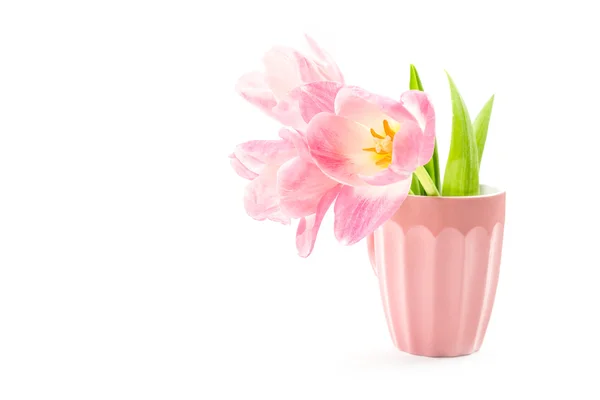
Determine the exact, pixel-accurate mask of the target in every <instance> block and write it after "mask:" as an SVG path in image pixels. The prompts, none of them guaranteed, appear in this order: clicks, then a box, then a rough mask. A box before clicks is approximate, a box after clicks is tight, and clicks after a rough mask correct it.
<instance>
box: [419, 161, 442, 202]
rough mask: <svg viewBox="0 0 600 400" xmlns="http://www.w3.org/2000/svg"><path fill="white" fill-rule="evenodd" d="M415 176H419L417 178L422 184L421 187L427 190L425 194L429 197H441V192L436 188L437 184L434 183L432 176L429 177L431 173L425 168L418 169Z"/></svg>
mask: <svg viewBox="0 0 600 400" xmlns="http://www.w3.org/2000/svg"><path fill="white" fill-rule="evenodd" d="M415 175H416V176H417V178H419V182H421V186H422V187H423V190H425V193H427V196H439V195H440V192H439V191H438V189H437V187H436V186H435V183H433V180H432V179H431V176H429V173H428V172H427V170H426V169H425V167H422V166H421V167H419V168H417V169H416V170H415Z"/></svg>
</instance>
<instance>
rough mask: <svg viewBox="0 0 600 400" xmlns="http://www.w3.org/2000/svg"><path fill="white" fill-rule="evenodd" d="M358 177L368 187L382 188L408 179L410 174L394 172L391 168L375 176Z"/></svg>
mask: <svg viewBox="0 0 600 400" xmlns="http://www.w3.org/2000/svg"><path fill="white" fill-rule="evenodd" d="M359 177H360V178H361V179H362V180H363V181H365V182H366V183H368V184H369V185H374V186H384V185H390V184H392V183H396V182H399V181H403V180H405V179H408V178H410V177H411V174H410V173H407V172H405V171H394V170H393V169H392V168H386V169H384V170H382V171H380V172H378V173H376V174H375V175H371V176H368V175H359Z"/></svg>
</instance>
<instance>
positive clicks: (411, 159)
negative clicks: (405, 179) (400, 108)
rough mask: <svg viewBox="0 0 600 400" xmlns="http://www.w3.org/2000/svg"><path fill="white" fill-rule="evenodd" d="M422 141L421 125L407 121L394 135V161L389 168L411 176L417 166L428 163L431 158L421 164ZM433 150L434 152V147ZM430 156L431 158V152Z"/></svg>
mask: <svg viewBox="0 0 600 400" xmlns="http://www.w3.org/2000/svg"><path fill="white" fill-rule="evenodd" d="M422 142H423V131H421V128H420V127H419V125H417V124H416V123H415V122H412V121H405V122H404V123H403V124H402V125H401V126H400V130H399V131H398V132H396V136H395V137H394V150H393V151H392V163H391V164H390V168H389V169H391V170H393V171H394V172H396V173H398V174H403V175H404V176H410V174H412V173H413V171H414V170H415V169H416V168H417V167H419V166H421V165H423V164H426V163H427V161H429V159H427V160H425V161H424V162H423V163H422V164H419V155H420V151H421V146H422ZM431 150H432V153H433V148H432V149H431ZM429 158H431V154H430V155H429Z"/></svg>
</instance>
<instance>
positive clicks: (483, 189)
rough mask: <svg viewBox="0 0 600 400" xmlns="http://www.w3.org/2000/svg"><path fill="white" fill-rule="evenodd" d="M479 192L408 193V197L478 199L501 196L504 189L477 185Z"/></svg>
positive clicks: (504, 191)
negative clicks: (474, 193) (421, 194)
mask: <svg viewBox="0 0 600 400" xmlns="http://www.w3.org/2000/svg"><path fill="white" fill-rule="evenodd" d="M479 192H480V193H481V194H478V195H477V196H417V195H413V194H409V195H408V196H409V197H415V198H420V197H423V198H430V199H454V200H461V199H465V200H466V199H480V198H486V197H495V196H501V195H503V194H505V193H506V190H504V189H500V188H498V187H496V186H491V185H484V184H482V185H479Z"/></svg>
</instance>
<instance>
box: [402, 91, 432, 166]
mask: <svg viewBox="0 0 600 400" xmlns="http://www.w3.org/2000/svg"><path fill="white" fill-rule="evenodd" d="M400 101H401V102H402V104H403V105H404V107H406V109H407V110H408V111H410V113H411V114H412V115H413V116H414V117H415V120H416V121H417V123H418V124H419V127H420V128H421V130H422V131H423V135H424V137H423V138H422V139H421V146H420V150H419V160H418V163H419V165H424V164H426V163H427V162H428V161H429V160H430V159H431V156H432V155H433V148H434V147H435V110H434V109H433V105H432V104H431V101H430V100H429V97H428V96H427V94H425V93H423V92H420V91H418V90H409V91H407V92H404V93H402V95H401V96H400Z"/></svg>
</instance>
